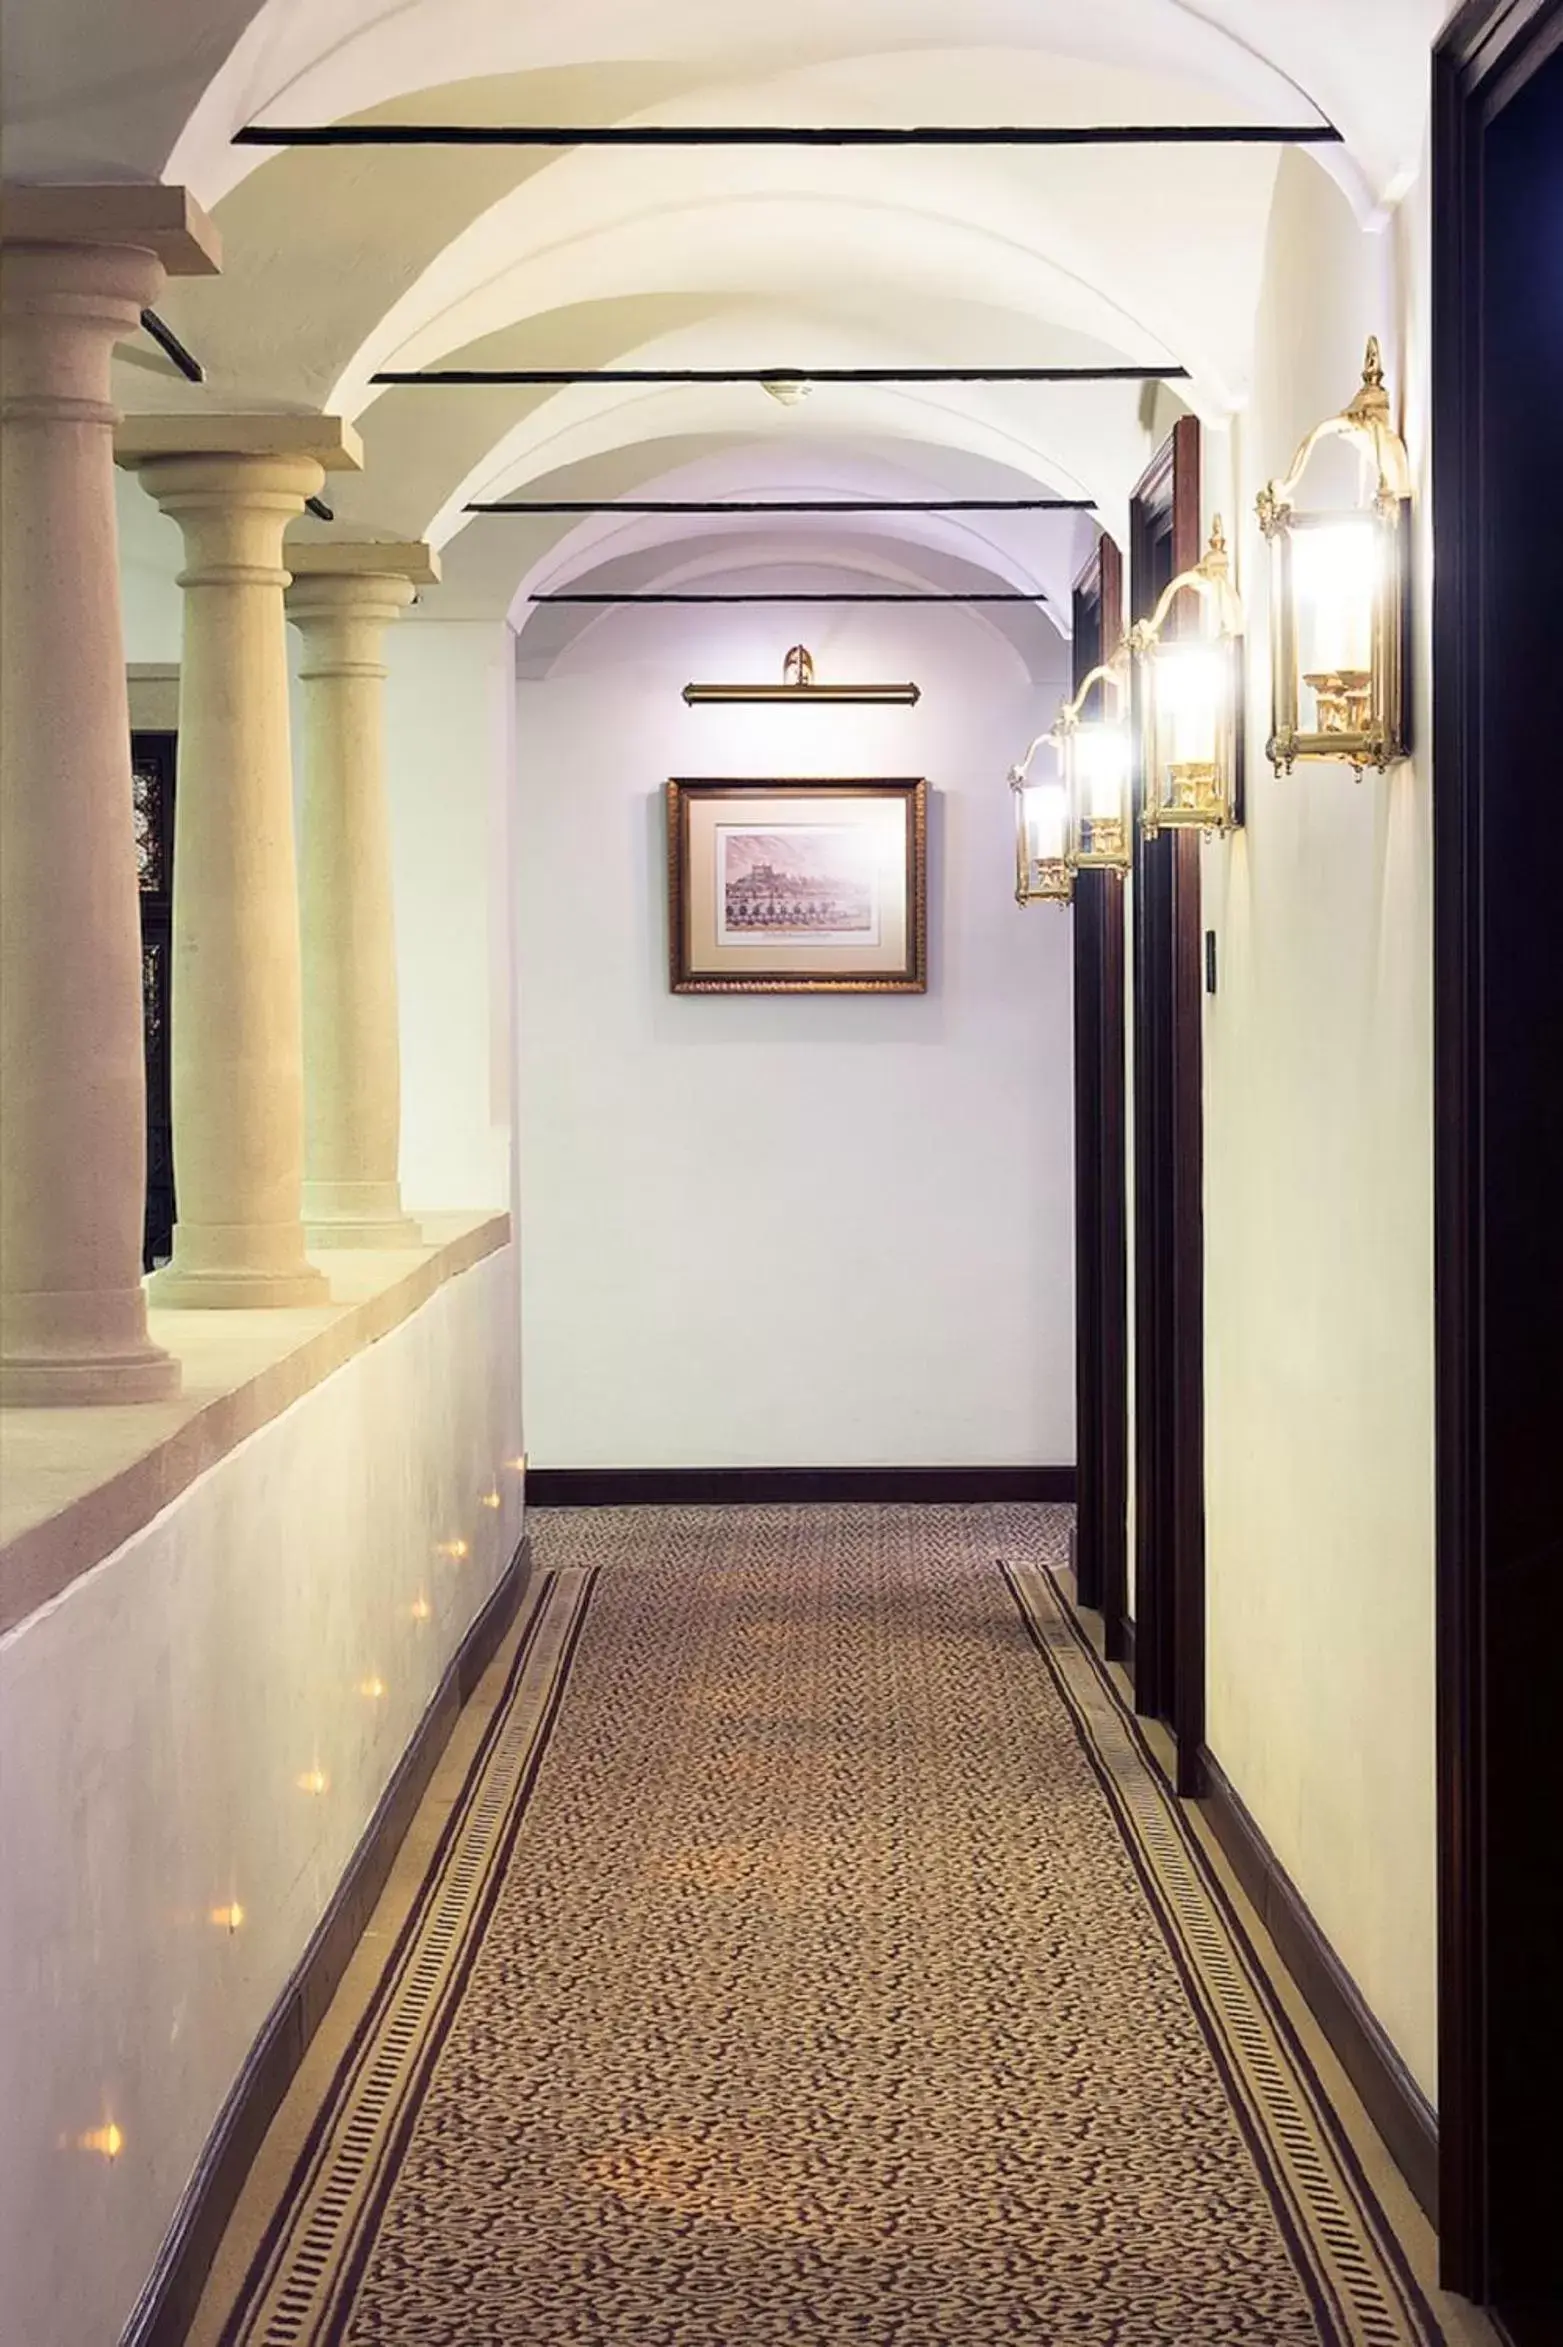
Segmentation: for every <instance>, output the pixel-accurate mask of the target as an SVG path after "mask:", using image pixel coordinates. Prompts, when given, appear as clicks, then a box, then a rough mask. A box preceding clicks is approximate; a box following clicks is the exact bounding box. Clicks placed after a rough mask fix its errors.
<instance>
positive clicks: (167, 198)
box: [0, 180, 222, 277]
mask: <svg viewBox="0 0 1563 2347" xmlns="http://www.w3.org/2000/svg"><path fill="white" fill-rule="evenodd" d="M49 245H54V246H59V245H90V246H94V247H96V248H97V249H98V250H100V251H102V250H113V249H114V248H115V247H118V248H120V249H122V250H129V251H133V252H146V253H152V254H153V255H155V257H156V258H157V260H158V261H159V262H160V263H161V264H162V268H163V271H164V274H165V275H167V276H169V277H213V276H215V275H216V274H217V272H218V271H219V270H220V269H221V267H222V238H221V236H220V235H219V234H218V231H217V225H216V222H215V221H213V220H211V219H209V218H208V216H207V214H206V213H205V212H203V211H202V209H201V207H200V205H199V204H198V203H197V202H196V200H195V198H194V197H193V196H192V195H191V193H190V190H189V189H188V188H186V187H165V186H163V184H162V183H161V181H133V182H130V183H124V182H120V181H103V182H93V183H92V184H90V185H83V186H74V187H72V186H58V187H57V186H42V187H40V186H36V185H33V184H31V183H23V182H20V181H14V180H13V181H7V182H6V184H5V186H4V187H3V188H0V246H3V247H5V248H6V249H8V250H9V249H10V248H13V247H16V246H22V247H27V246H32V247H34V248H36V247H38V246H49Z"/></svg>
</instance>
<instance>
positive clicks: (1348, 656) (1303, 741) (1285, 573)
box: [1258, 340, 1411, 779]
mask: <svg viewBox="0 0 1563 2347" xmlns="http://www.w3.org/2000/svg"><path fill="white" fill-rule="evenodd" d="M1335 439H1341V440H1345V441H1347V442H1348V443H1349V444H1350V445H1351V446H1353V447H1354V448H1355V449H1356V451H1357V453H1358V455H1359V456H1360V458H1361V459H1362V467H1361V490H1362V491H1363V492H1366V495H1365V498H1364V500H1363V501H1361V502H1359V503H1358V504H1357V505H1356V506H1354V507H1353V506H1349V507H1346V508H1345V509H1340V508H1334V509H1322V510H1314V511H1302V512H1300V511H1298V509H1297V507H1296V504H1295V502H1294V500H1295V498H1296V494H1297V489H1298V486H1299V484H1300V482H1301V480H1302V476H1303V474H1304V472H1305V471H1306V470H1307V468H1308V465H1309V463H1310V461H1311V459H1312V458H1313V456H1314V454H1315V451H1316V450H1317V449H1318V448H1319V447H1320V445H1321V444H1322V443H1323V442H1325V441H1328V440H1335ZM1258 509H1259V522H1260V527H1261V528H1262V529H1263V531H1264V534H1265V536H1266V537H1267V538H1268V539H1269V541H1270V548H1271V564H1272V577H1271V594H1270V630H1271V652H1272V658H1271V686H1270V691H1271V732H1270V739H1269V742H1268V743H1267V745H1266V754H1267V755H1268V757H1269V759H1270V761H1271V763H1272V765H1273V766H1274V768H1275V771H1276V773H1277V774H1289V773H1290V772H1291V769H1292V767H1293V765H1294V764H1295V763H1296V761H1297V760H1298V759H1300V758H1332V759H1344V760H1346V761H1347V762H1348V763H1349V764H1350V765H1352V766H1353V767H1355V769H1356V771H1357V775H1358V778H1359V779H1360V778H1361V775H1362V773H1363V770H1364V768H1366V767H1368V766H1373V767H1376V768H1377V769H1378V770H1379V771H1380V772H1381V773H1382V772H1383V770H1384V769H1385V768H1386V767H1387V766H1390V765H1391V764H1393V762H1394V761H1395V759H1397V758H1403V757H1404V756H1405V755H1406V751H1407V747H1408V743H1407V735H1406V708H1405V703H1406V691H1405V676H1406V665H1407V663H1406V618H1407V600H1406V576H1407V567H1408V565H1407V549H1408V543H1409V536H1410V512H1411V466H1410V461H1409V459H1408V457H1407V455H1406V446H1405V442H1404V441H1403V440H1402V439H1401V437H1400V434H1399V433H1398V432H1397V431H1396V430H1395V427H1394V425H1393V424H1392V422H1391V421H1390V412H1389V394H1388V392H1387V391H1386V390H1385V388H1384V369H1383V365H1382V363H1381V361H1380V358H1379V346H1378V343H1377V341H1376V340H1374V341H1370V342H1369V344H1368V349H1367V357H1366V359H1365V360H1364V362H1363V369H1362V385H1361V388H1360V390H1359V391H1358V392H1357V394H1356V397H1355V398H1354V399H1353V400H1352V401H1351V403H1350V405H1349V406H1348V407H1346V408H1344V409H1343V410H1342V412H1341V413H1340V414H1339V415H1338V416H1331V417H1329V418H1328V420H1327V421H1326V422H1324V423H1322V424H1318V425H1316V426H1315V428H1314V429H1313V431H1311V432H1310V433H1309V435H1308V437H1307V439H1306V440H1305V441H1304V442H1303V444H1302V446H1301V447H1300V448H1299V449H1298V451H1297V454H1296V455H1295V456H1294V457H1293V459H1292V466H1291V470H1290V472H1289V473H1287V475H1286V476H1285V478H1284V479H1283V480H1279V481H1271V482H1270V483H1269V485H1268V487H1266V488H1264V489H1262V490H1261V491H1260V493H1259V499H1258Z"/></svg>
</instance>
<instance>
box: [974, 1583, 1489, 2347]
mask: <svg viewBox="0 0 1563 2347" xmlns="http://www.w3.org/2000/svg"><path fill="white" fill-rule="evenodd" d="M999 1570H1000V1572H1001V1573H1002V1574H1003V1576H1004V1579H1005V1582H1006V1583H1007V1585H1008V1587H1009V1591H1010V1595H1011V1596H1012V1598H1013V1599H1014V1601H1015V1605H1016V1607H1017V1609H1018V1611H1019V1613H1020V1617H1021V1620H1022V1622H1023V1624H1024V1626H1025V1629H1026V1631H1027V1634H1028V1636H1029V1637H1030V1639H1031V1642H1032V1644H1033V1646H1034V1647H1035V1648H1036V1650H1037V1652H1038V1653H1039V1654H1040V1655H1041V1657H1042V1659H1043V1661H1044V1662H1045V1663H1046V1665H1047V1667H1048V1670H1049V1672H1050V1674H1051V1676H1052V1679H1053V1682H1054V1685H1055V1686H1056V1688H1057V1690H1058V1694H1059V1697H1060V1699H1061V1701H1062V1702H1063V1704H1064V1707H1065V1710H1066V1711H1067V1712H1068V1714H1069V1717H1070V1720H1071V1722H1072V1724H1073V1726H1074V1729H1075V1733H1076V1735H1077V1736H1078V1737H1079V1740H1080V1744H1081V1747H1082V1749H1083V1751H1084V1752H1085V1755H1086V1758H1087V1760H1088V1761H1089V1762H1090V1764H1091V1767H1092V1770H1093V1772H1094V1774H1095V1776H1096V1778H1097V1781H1098V1783H1099V1784H1100V1785H1101V1787H1102V1790H1103V1793H1104V1794H1105V1796H1106V1799H1107V1802H1108V1805H1109V1807H1110V1808H1111V1810H1112V1813H1113V1816H1114V1819H1115V1820H1116V1822H1117V1825H1118V1828H1119V1831H1120V1832H1121V1834H1122V1836H1123V1839H1124V1843H1125V1846H1126V1848H1127V1849H1128V1852H1129V1856H1130V1859H1131V1861H1132V1863H1133V1865H1134V1868H1135V1872H1136V1874H1137V1875H1138V1877H1139V1880H1140V1882H1141V1884H1142V1886H1143V1888H1144V1890H1145V1893H1146V1896H1147V1898H1148V1900H1149V1902H1150V1905H1151V1907H1152V1910H1153V1912H1154V1914H1155V1916H1156V1919H1157V1922H1158V1924H1159V1926H1160V1929H1161V1931H1162V1934H1163V1937H1164V1938H1165V1940H1166V1943H1167V1946H1168V1949H1169V1952H1170V1953H1171V1955H1172V1958H1173V1961H1174V1963H1175V1964H1176V1965H1177V1967H1178V1970H1179V1973H1180V1974H1181V1976H1182V1978H1183V1981H1184V1983H1185V1986H1186V1988H1187V1990H1188V1994H1189V1998H1190V2001H1191V2003H1192V2005H1193V2007H1194V2011H1195V2014H1196V2016H1197V2018H1198V2020H1199V2023H1200V2026H1201V2029H1202V2030H1203V2032H1204V2035H1205V2039H1206V2042H1207V2044H1208V2045H1209V2047H1210V2051H1211V2055H1212V2058H1213V2059H1214V2061H1215V2062H1216V2065H1217V2067H1218V2069H1219V2070H1220V2072H1221V2076H1222V2078H1223V2080H1224V2082H1225V2084H1226V2087H1227V2091H1228V2094H1229V2095H1230V2097H1231V2100H1232V2105H1233V2109H1234V2111H1235V2112H1236V2114H1237V2117H1238V2121H1239V2124H1240V2125H1241V2127H1242V2130H1243V2134H1244V2136H1245V2138H1246V2140H1247V2142H1248V2145H1249V2149H1250V2152H1251V2153H1252V2156H1253V2158H1254V2160H1255V2164H1256V2166H1257V2167H1258V2170H1259V2173H1260V2176H1261V2178H1262V2180H1263V2182H1264V2184H1265V2187H1266V2190H1267V2191H1268V2192H1269V2194H1270V2198H1271V2200H1272V2202H1273V2204H1274V2207H1275V2211H1276V2215H1277V2219H1278V2221H1279V2222H1280V2225H1281V2228H1282V2231H1283V2232H1284V2234H1285V2236H1286V2238H1287V2241H1288V2243H1289V2244H1290V2247H1291V2250H1292V2254H1293V2257H1294V2258H1295V2260H1296V2263H1297V2269H1298V2272H1299V2275H1300V2276H1301V2277H1302V2280H1303V2282H1304V2286H1305V2287H1306V2289H1307V2291H1308V2293H1309V2296H1310V2299H1311V2300H1312V2303H1313V2308H1314V2313H1315V2317H1316V2319H1317V2321H1318V2324H1319V2331H1320V2337H1321V2339H1323V2340H1324V2341H1326V2342H1328V2347H1444V2334H1443V2331H1442V2329H1441V2327H1440V2326H1439V2324H1438V2322H1437V2320H1436V2318H1435V2317H1434V2315H1433V2312H1432V2309H1431V2307H1430V2306H1429V2305H1428V2302H1427V2299H1426V2297H1425V2296H1424V2294H1423V2292H1422V2290H1421V2288H1420V2287H1419V2285H1418V2283H1417V2281H1416V2278H1415V2276H1414V2274H1413V2273H1412V2272H1411V2269H1410V2266H1409V2265H1408V2263H1407V2261H1406V2258H1405V2254H1404V2252H1403V2250H1402V2249H1401V2247H1400V2244H1399V2242H1398V2241H1397V2240H1396V2238H1395V2235H1394V2232H1393V2229H1392V2228H1391V2226H1390V2224H1389V2221H1388V2219H1387V2217H1386V2216H1385V2214H1384V2211H1383V2208H1382V2207H1381V2205H1380V2203H1379V2200H1378V2197H1377V2195H1376V2193H1375V2192H1374V2191H1373V2188H1372V2186H1371V2184H1370V2183H1369V2182H1368V2179H1367V2177H1366V2175H1365V2174H1364V2173H1363V2170H1362V2167H1361V2163H1360V2162H1359V2160H1358V2159H1357V2156H1356V2153H1355V2151H1354V2150H1353V2149H1352V2146H1351V2144H1350V2142H1349V2140H1348V2139H1347V2137H1346V2134H1345V2132H1344V2130H1343V2128H1342V2126H1341V2123H1340V2121H1339V2118H1338V2117H1337V2115H1336V2113H1335V2111H1334V2109H1333V2107H1332V2105H1331V2103H1330V2100H1329V2097H1328V2096H1327V2094H1326V2093H1325V2091H1324V2087H1323V2085H1322V2083H1321V2081H1320V2079H1319V2076H1318V2073H1317V2071H1316V2070H1315V2068H1314V2066H1313V2063H1312V2061H1311V2060H1310V2059H1309V2056H1308V2054H1307V2052H1306V2051H1305V2049H1304V2047H1303V2045H1302V2043H1301V2041H1300V2039H1299V2038H1298V2035H1297V2032H1296V2030H1295V2029H1294V2027H1293V2025H1292V2022H1291V2018H1290V2016H1289V2015H1288V2013H1287V2012H1286V2009H1285V2007H1284V2006H1283V2004H1282V2003H1281V2001H1280V1998H1279V1996H1278V1995H1277V1993H1276V1991H1275V1988H1274V1986H1273V1985H1272V1983H1271V1981H1270V1978H1269V1975H1268V1974H1267V1973H1266V1971H1265V1969H1264V1967H1263V1965H1262V1964H1261V1962H1260V1960H1259V1957H1258V1954H1257V1951H1256V1950H1255V1948H1254V1945H1253V1942H1252V1940H1251V1939H1250V1937H1249V1935H1248V1932H1247V1930H1246V1929H1245V1927H1244V1925H1243V1923H1242V1920H1241V1918H1240V1917H1239V1915H1238V1913H1237V1910H1236V1908H1235V1907H1234V1906H1233V1904H1232V1901H1231V1899H1230V1898H1229V1897H1228V1895H1227V1892H1226V1889H1225V1886H1224V1885H1223V1883H1222V1882H1221V1879H1220V1877H1219V1875H1218V1874H1217V1873H1216V1871H1215V1868H1214V1867H1213V1866H1212V1865H1211V1863H1210V1860H1209V1858H1208V1857H1207V1855H1206V1853H1205V1851H1204V1849H1203V1848H1202V1846H1201V1844H1200V1842H1199V1839H1198V1837H1197V1835H1196V1834H1195V1832H1194V1830H1193V1827H1192V1825H1191V1823H1190V1821H1189V1819H1188V1818H1187V1816H1186V1815H1185V1814H1184V1812H1183V1810H1182V1808H1181V1806H1180V1804H1179V1802H1178V1800H1177V1798H1176V1796H1175V1795H1174V1794H1173V1793H1172V1791H1171V1790H1170V1788H1169V1787H1168V1785H1167V1782H1166V1779H1165V1777H1164V1776H1163V1775H1162V1772H1161V1770H1160V1769H1159V1767H1158V1766H1157V1764H1156V1762H1155V1759H1154V1757H1153V1756H1152V1753H1151V1751H1150V1747H1149V1746H1148V1744H1147V1743H1146V1740H1145V1737H1144V1734H1143V1732H1142V1730H1141V1728H1140V1725H1139V1722H1138V1721H1137V1720H1136V1719H1135V1717H1134V1714H1133V1712H1132V1711H1131V1710H1130V1709H1129V1707H1128V1706H1127V1705H1126V1704H1125V1703H1124V1701H1123V1699H1122V1697H1121V1696H1120V1695H1119V1693H1118V1690H1117V1688H1116V1687H1115V1686H1114V1684H1113V1682H1112V1679H1111V1678H1110V1676H1109V1674H1108V1672H1107V1671H1106V1669H1105V1667H1104V1666H1103V1664H1102V1663H1101V1662H1100V1660H1099V1659H1098V1657H1097V1655H1096V1652H1095V1650H1094V1649H1093V1648H1092V1646H1091V1645H1090V1643H1089V1641H1088V1640H1087V1638H1086V1635H1085V1633H1084V1630H1083V1629H1082V1627H1081V1626H1080V1624H1079V1623H1078V1621H1077V1620H1076V1618H1075V1615H1074V1612H1073V1609H1072V1608H1071V1607H1070V1606H1069V1605H1068V1604H1067V1603H1066V1601H1065V1600H1064V1598H1063V1597H1062V1596H1061V1595H1060V1593H1059V1591H1058V1588H1057V1585H1056V1583H1055V1581H1054V1579H1053V1576H1052V1574H1051V1573H1050V1572H1049V1571H1048V1570H1047V1569H1046V1568H1045V1567H1042V1566H1037V1565H1018V1564H1017V1565H1011V1564H1007V1563H1004V1562H1002V1561H1000V1563H999Z"/></svg>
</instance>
